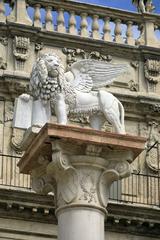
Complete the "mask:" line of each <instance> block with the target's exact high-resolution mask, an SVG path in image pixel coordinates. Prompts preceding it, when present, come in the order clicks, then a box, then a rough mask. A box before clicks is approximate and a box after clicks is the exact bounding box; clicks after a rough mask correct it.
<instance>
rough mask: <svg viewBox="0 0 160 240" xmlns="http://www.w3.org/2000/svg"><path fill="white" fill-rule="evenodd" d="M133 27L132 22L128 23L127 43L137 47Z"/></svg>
mask: <svg viewBox="0 0 160 240" xmlns="http://www.w3.org/2000/svg"><path fill="white" fill-rule="evenodd" d="M132 25H133V22H132V21H128V22H127V31H126V36H127V39H126V43H127V44H129V45H135V40H134V38H133V31H132Z"/></svg>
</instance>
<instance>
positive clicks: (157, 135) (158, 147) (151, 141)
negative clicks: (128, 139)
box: [145, 122, 160, 172]
mask: <svg viewBox="0 0 160 240" xmlns="http://www.w3.org/2000/svg"><path fill="white" fill-rule="evenodd" d="M148 134H149V135H148V141H147V145H146V146H147V148H146V156H145V160H146V164H147V166H148V167H149V169H150V170H152V171H154V172H158V171H159V170H160V157H159V154H160V141H159V139H160V128H159V124H158V123H156V122H150V123H149V125H148Z"/></svg>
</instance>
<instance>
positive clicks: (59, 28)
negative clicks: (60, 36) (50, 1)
mask: <svg viewBox="0 0 160 240" xmlns="http://www.w3.org/2000/svg"><path fill="white" fill-rule="evenodd" d="M57 31H58V32H60V33H65V32H66V28H65V22H64V10H63V9H62V8H60V9H58V17H57Z"/></svg>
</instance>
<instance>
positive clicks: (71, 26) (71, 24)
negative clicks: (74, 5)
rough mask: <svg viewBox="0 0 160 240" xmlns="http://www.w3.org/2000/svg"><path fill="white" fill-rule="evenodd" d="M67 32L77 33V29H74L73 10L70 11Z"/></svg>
mask: <svg viewBox="0 0 160 240" xmlns="http://www.w3.org/2000/svg"><path fill="white" fill-rule="evenodd" d="M69 33H70V34H72V35H77V29H76V18H75V12H74V11H71V12H70V19H69Z"/></svg>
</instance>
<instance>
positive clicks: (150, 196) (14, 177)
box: [0, 154, 160, 208]
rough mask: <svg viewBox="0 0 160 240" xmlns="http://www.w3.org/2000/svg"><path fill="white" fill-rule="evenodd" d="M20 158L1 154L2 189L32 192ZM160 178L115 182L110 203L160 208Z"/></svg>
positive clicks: (140, 177)
mask: <svg viewBox="0 0 160 240" xmlns="http://www.w3.org/2000/svg"><path fill="white" fill-rule="evenodd" d="M19 159H20V158H19V157H14V156H9V155H3V154H0V188H1V189H12V190H22V191H26V192H28V191H29V192H31V191H32V190H31V179H30V176H29V175H25V174H19V169H18V167H17V163H18V161H19ZM159 189H160V176H150V175H145V174H134V173H132V175H131V176H130V177H129V178H126V179H123V180H121V181H118V182H115V183H114V184H113V185H112V187H111V190H110V202H114V203H123V204H132V205H135V206H143V207H144V205H145V206H148V207H151V208H152V207H156V208H160V191H159Z"/></svg>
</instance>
